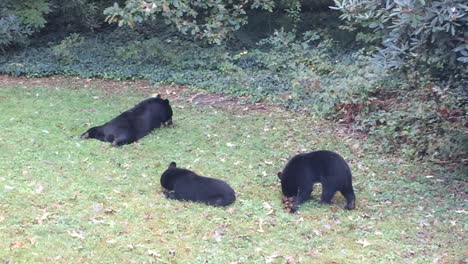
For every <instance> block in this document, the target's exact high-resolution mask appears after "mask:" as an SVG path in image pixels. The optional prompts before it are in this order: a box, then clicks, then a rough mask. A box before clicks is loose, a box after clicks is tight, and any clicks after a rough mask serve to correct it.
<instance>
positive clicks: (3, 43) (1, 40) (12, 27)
mask: <svg viewBox="0 0 468 264" xmlns="http://www.w3.org/2000/svg"><path fill="white" fill-rule="evenodd" d="M31 34H32V31H31V30H29V28H28V27H23V26H22V25H21V20H20V19H19V18H18V17H16V16H14V15H11V14H10V15H6V16H2V17H0V50H1V51H2V52H5V48H6V47H8V46H11V45H13V44H15V43H16V44H24V43H26V39H27V37H28V36H29V35H31Z"/></svg>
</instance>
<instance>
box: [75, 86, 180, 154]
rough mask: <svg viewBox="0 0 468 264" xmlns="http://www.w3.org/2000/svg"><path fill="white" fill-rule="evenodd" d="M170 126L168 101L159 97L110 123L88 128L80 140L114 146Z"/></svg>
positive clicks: (128, 111)
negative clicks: (101, 142) (163, 126)
mask: <svg viewBox="0 0 468 264" xmlns="http://www.w3.org/2000/svg"><path fill="white" fill-rule="evenodd" d="M171 124H172V108H171V105H170V104H169V100H168V99H162V98H161V97H160V96H159V95H158V96H157V97H155V98H149V99H146V100H144V101H142V102H140V103H139V104H137V105H135V106H134V107H133V108H132V109H129V110H127V111H125V112H123V113H121V114H120V115H118V116H117V117H116V118H114V119H112V120H111V121H109V122H107V123H105V124H104V125H101V126H96V127H92V128H90V129H89V130H88V131H86V132H85V133H83V135H81V138H84V139H86V138H95V139H98V140H101V141H104V142H111V143H112V145H114V146H121V145H124V144H130V143H133V142H135V141H137V140H139V139H140V138H142V137H144V136H146V135H148V134H149V133H150V132H151V131H152V130H153V129H155V128H159V127H161V125H171Z"/></svg>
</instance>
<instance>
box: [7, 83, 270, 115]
mask: <svg viewBox="0 0 468 264" xmlns="http://www.w3.org/2000/svg"><path fill="white" fill-rule="evenodd" d="M0 84H3V85H22V86H27V87H32V86H49V87H67V88H70V89H80V88H91V89H99V90H102V91H105V92H106V93H116V94H124V93H125V92H128V91H139V92H141V93H143V94H145V95H148V96H149V95H152V94H161V96H163V97H165V98H169V99H171V100H176V101H185V102H189V103H192V104H197V105H209V106H213V107H217V108H226V109H231V110H260V111H261V110H268V109H272V108H276V106H273V105H268V104H263V103H255V104H248V103H242V102H241V100H242V98H241V100H238V99H232V98H229V97H228V96H227V95H223V94H208V93H196V94H194V93H190V92H189V91H188V87H185V86H174V85H165V84H152V83H150V82H148V81H145V80H125V81H114V80H103V79H95V78H80V77H64V76H51V77H44V78H27V77H13V76H8V75H0Z"/></svg>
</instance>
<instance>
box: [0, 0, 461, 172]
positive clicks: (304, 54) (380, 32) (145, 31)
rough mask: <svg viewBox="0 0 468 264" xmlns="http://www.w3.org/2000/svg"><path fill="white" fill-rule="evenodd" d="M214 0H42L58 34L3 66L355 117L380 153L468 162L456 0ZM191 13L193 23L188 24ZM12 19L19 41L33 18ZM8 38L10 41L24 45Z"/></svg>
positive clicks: (41, 38)
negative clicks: (332, 3)
mask: <svg viewBox="0 0 468 264" xmlns="http://www.w3.org/2000/svg"><path fill="white" fill-rule="evenodd" d="M215 2H216V3H218V4H219V5H214V4H213V3H214V2H210V3H211V4H203V2H202V1H201V2H197V1H192V2H190V3H191V4H181V5H176V3H179V1H160V0H152V1H145V5H144V6H143V5H142V2H141V1H135V0H132V1H126V2H125V5H123V4H124V3H122V2H120V3H118V4H116V5H112V2H111V1H104V0H103V1H92V2H90V1H88V0H74V1H70V2H67V3H62V2H61V1H58V0H57V1H43V3H47V4H48V5H47V6H48V7H49V8H50V13H49V14H47V15H45V12H44V18H46V19H48V21H49V22H48V24H46V29H50V32H53V33H50V32H49V33H47V34H41V35H33V37H34V38H32V40H33V41H32V42H33V44H34V45H32V46H30V47H29V48H27V49H23V50H17V51H15V52H9V53H8V54H5V55H4V56H2V57H0V72H1V73H6V74H11V75H15V76H19V75H26V76H50V75H56V74H60V75H69V76H82V77H87V78H89V77H99V78H107V79H117V80H122V79H137V78H143V79H148V80H151V81H153V82H155V83H171V84H178V85H187V86H190V87H191V88H192V89H198V90H204V91H208V92H216V93H225V94H230V95H232V96H239V97H240V96H242V97H243V98H246V100H249V101H251V102H256V101H261V100H267V101H269V102H274V103H278V104H282V105H285V106H287V107H290V108H296V109H306V110H308V111H310V112H311V113H314V114H316V115H320V116H323V117H327V118H330V119H334V120H336V121H338V122H340V123H344V124H348V125H352V126H353V128H354V129H357V130H360V131H362V132H364V133H368V134H369V135H370V136H371V139H374V140H376V141H378V142H380V143H382V144H381V146H382V150H383V151H391V152H400V153H403V154H405V155H407V156H410V157H413V158H416V159H429V160H431V161H435V162H440V163H443V164H447V163H448V164H454V165H456V166H458V167H460V168H463V167H464V166H465V165H464V164H465V163H466V161H467V153H466V149H467V148H468V146H467V142H468V137H467V126H468V124H467V118H466V117H467V105H468V102H467V101H468V91H467V90H466V87H468V83H467V81H466V73H467V72H466V68H467V67H466V64H467V61H466V57H467V51H466V48H467V45H466V44H465V42H464V40H463V39H464V35H463V34H465V33H464V32H465V31H466V6H465V5H464V4H463V3H462V2H461V1H458V0H454V1H445V2H443V3H439V2H435V1H428V2H421V1H409V0H408V1H404V2H397V1H387V2H386V3H382V2H381V1H369V0H352V1H351V0H350V1H340V2H336V7H335V9H338V10H340V12H341V13H338V12H337V11H333V10H330V9H323V7H324V5H325V6H326V5H327V3H329V2H327V1H323V2H321V1H314V2H310V3H309V2H308V3H304V2H302V1H296V0H290V1H266V0H265V1H245V4H244V5H241V7H242V8H241V9H238V10H237V11H236V12H234V11H233V10H231V8H234V7H233V4H232V3H231V1H215ZM311 3H312V4H311ZM71 7H74V8H71ZM106 7H108V8H107V9H106ZM237 8H239V7H237ZM252 8H254V9H252ZM255 8H259V9H255ZM221 9H223V10H224V11H220V10H221ZM363 9H365V10H368V11H369V12H367V13H363V12H359V10H363ZM2 10H3V11H5V10H6V11H8V10H9V11H11V10H12V9H11V8H10V9H8V8H6V9H5V8H4V9H2ZM70 10H74V11H70ZM104 10H106V11H105V12H106V14H107V20H109V21H111V22H112V21H114V20H115V21H118V22H119V24H121V25H125V24H126V23H128V24H130V25H132V26H133V27H134V28H133V29H131V28H130V27H126V26H122V27H118V28H114V27H113V25H112V24H111V25H107V24H106V23H104V18H105V16H104V15H103V14H102V13H103V12H104ZM240 10H243V11H240ZM268 10H271V11H272V12H269V11H268ZM179 11H180V12H179ZM223 12H225V13H223ZM10 13H11V12H10ZM2 14H6V13H2ZM52 14H54V15H55V16H52ZM216 14H217V15H216ZM340 14H341V18H342V19H343V21H342V24H340V20H339V19H338V16H339V15H340ZM192 15H194V16H195V17H196V19H194V20H193V21H194V22H193V21H192V22H193V23H187V24H184V21H187V17H190V16H192ZM9 17H10V18H8V19H9V20H8V19H7V18H4V17H3V16H2V19H5V20H1V19H0V23H10V24H11V25H12V26H10V27H9V28H14V29H15V30H10V31H11V32H9V31H5V32H9V33H8V34H10V35H9V36H10V37H8V38H10V39H12V36H18V35H21V34H23V39H24V34H25V33H23V32H22V30H23V29H25V28H29V27H27V26H24V24H21V23H22V22H21V20H20V19H19V16H9ZM52 17H53V18H52ZM434 19H435V20H434ZM147 20H152V21H155V22H148V21H147ZM15 21H16V22H15ZM159 21H164V22H165V23H159ZM229 21H230V22H232V23H228V22H229ZM434 21H435V22H434ZM345 22H346V23H345ZM15 23H16V24H15ZM246 23H248V24H246ZM166 24H167V25H166ZM13 25H16V27H15V26H13ZM22 25H23V28H22ZM38 25H39V24H38ZM221 25H222V26H221ZM282 28H283V29H282ZM238 29H239V30H238ZM35 30H37V28H36V29H35ZM344 30H349V31H351V32H352V34H350V33H347V32H346V31H344ZM93 31H94V32H93ZM42 33H46V31H45V30H44V29H43V31H42ZM8 34H6V33H3V32H2V35H0V41H4V42H5V41H6V40H7V41H8V39H7V38H5V37H4V36H7V35H8ZM15 34H16V35H15ZM30 34H32V32H31V33H30ZM259 36H262V37H263V39H261V40H260V41H258V40H259ZM465 38H466V37H465ZM18 39H19V37H18ZM197 39H198V40H203V41H197ZM206 40H208V43H209V42H212V43H213V42H215V43H221V45H210V44H208V43H207V42H206ZM355 40H357V41H358V42H359V41H360V43H363V44H357V43H355ZM2 43H3V42H0V45H2ZM5 43H6V42H5ZM12 43H13V42H11V40H10V42H8V43H7V44H6V45H5V44H3V47H6V46H8V45H10V47H18V46H17V45H16V46H15V45H12ZM350 44H351V45H350ZM453 167H455V166H450V168H453Z"/></svg>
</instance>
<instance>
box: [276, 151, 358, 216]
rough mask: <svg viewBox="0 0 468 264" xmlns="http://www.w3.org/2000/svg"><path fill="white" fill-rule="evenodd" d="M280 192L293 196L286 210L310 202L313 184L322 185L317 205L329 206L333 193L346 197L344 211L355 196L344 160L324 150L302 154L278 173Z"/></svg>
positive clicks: (353, 200) (353, 203) (349, 173)
mask: <svg viewBox="0 0 468 264" xmlns="http://www.w3.org/2000/svg"><path fill="white" fill-rule="evenodd" d="M278 177H279V178H280V179H281V189H282V191H283V194H284V195H285V196H286V197H292V196H296V198H295V200H294V202H293V204H292V207H291V209H290V211H291V212H292V213H293V212H295V211H296V210H297V207H298V206H299V205H300V204H301V203H303V202H305V201H307V200H309V199H310V194H311V193H312V189H313V185H314V183H317V182H320V183H322V197H321V201H320V202H321V203H331V200H332V198H333V196H334V195H335V193H336V192H337V191H340V192H341V194H343V196H344V197H345V198H346V206H345V209H348V210H351V209H354V207H355V199H356V198H355V196H354V190H353V184H352V179H351V177H352V176H351V170H350V169H349V166H348V164H347V163H346V161H345V160H344V159H343V158H342V157H341V156H340V155H339V154H337V153H335V152H332V151H327V150H320V151H314V152H309V153H302V154H298V155H296V156H294V157H293V158H292V159H291V160H289V162H288V163H287V164H286V167H285V168H284V169H283V172H278Z"/></svg>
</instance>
